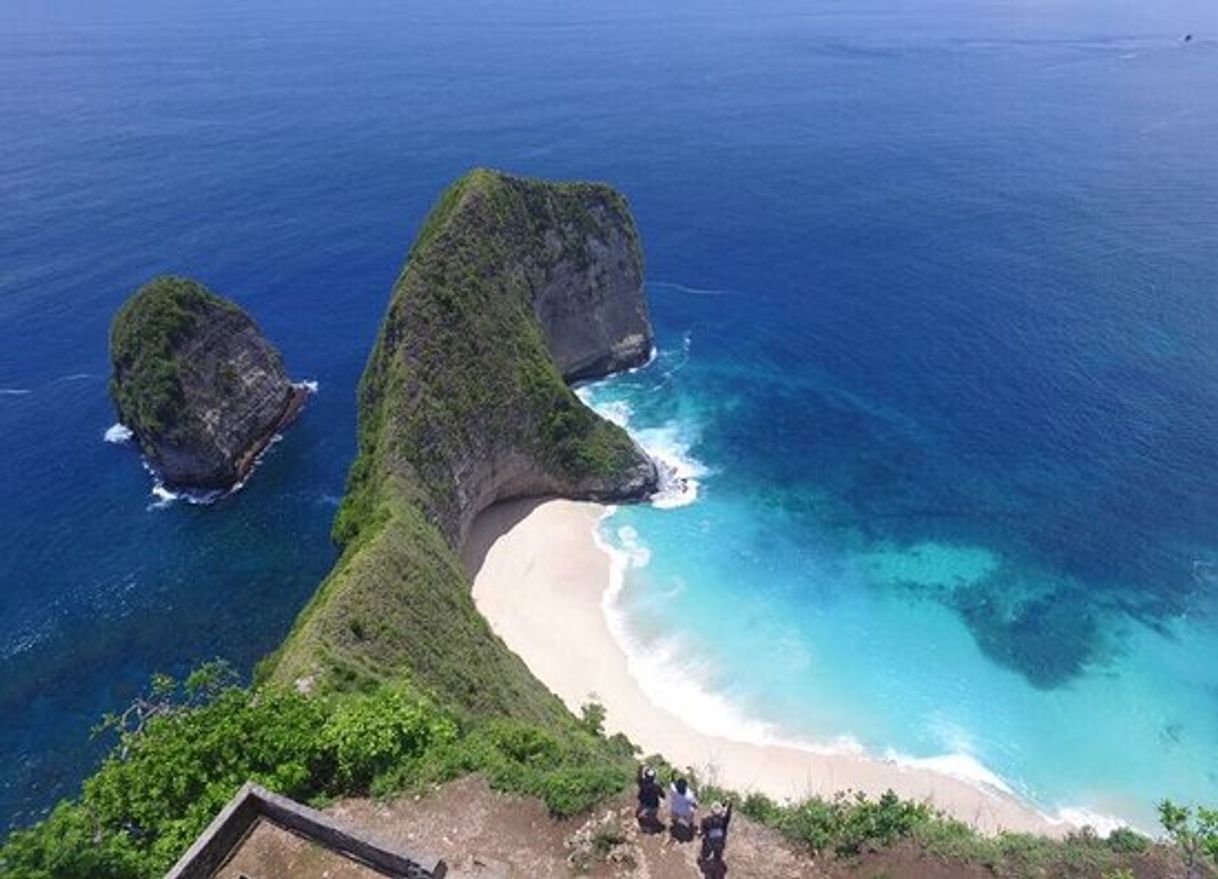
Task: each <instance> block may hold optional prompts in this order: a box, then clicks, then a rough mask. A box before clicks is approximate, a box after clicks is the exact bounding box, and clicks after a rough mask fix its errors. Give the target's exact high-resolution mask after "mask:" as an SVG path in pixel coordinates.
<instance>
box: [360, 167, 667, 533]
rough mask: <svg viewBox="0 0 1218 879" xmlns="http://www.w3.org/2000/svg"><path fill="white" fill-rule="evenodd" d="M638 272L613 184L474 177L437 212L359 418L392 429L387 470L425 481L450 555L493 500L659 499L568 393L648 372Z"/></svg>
mask: <svg viewBox="0 0 1218 879" xmlns="http://www.w3.org/2000/svg"><path fill="white" fill-rule="evenodd" d="M642 272H643V260H642V253H641V249H640V246H639V243H638V233H637V230H636V228H635V224H634V220H633V219H632V217H631V215H630V211H629V208H628V207H627V205H626V201H625V199H624V198H622V196H621V195H619V194H618V193H617V192H615V191H614V190H613V189H612V188H610V187H608V186H604V185H600V184H594V183H550V182H546V181H541V180H532V179H527V178H521V177H515V176H512V175H508V174H502V173H498V172H494V171H487V170H476V171H473V172H471V173H469V174H467V175H466V176H465V177H463V178H461V180H459V181H458V182H457V183H456V184H454V185H453V187H451V188H450V189H449V191H448V192H447V193H446V194H445V196H444V197H443V198H442V199H441V202H440V204H439V205H438V206H437V208H436V209H435V210H434V211H433V212H432V215H431V216H430V217H429V219H428V222H427V224H426V225H425V227H424V229H423V231H422V233H421V234H420V236H419V240H418V241H417V242H416V244H415V247H414V249H413V250H412V251H411V255H410V260H409V262H408V263H407V267H406V270H405V271H404V272H403V274H402V276H401V278H400V279H399V281H398V284H397V287H396V289H395V291H394V297H393V300H392V302H391V304H390V308H389V313H388V314H387V315H386V318H385V322H384V325H383V326H382V331H381V338H380V340H379V341H378V343H377V348H376V350H375V352H374V354H373V356H372V358H371V360H370V361H369V366H368V371H367V373H366V374H365V376H364V381H363V384H362V394H363V398H362V401H361V411H362V412H364V413H373V412H376V413H378V417H377V423H378V424H379V425H380V426H381V427H382V428H383V429H384V431H385V433H384V435H382V436H379V437H376V439H375V445H376V446H377V447H378V449H379V451H380V452H381V453H382V455H383V456H382V457H381V459H380V462H379V463H380V465H381V466H382V467H383V468H385V469H386V470H388V471H392V472H397V473H398V474H400V475H401V477H402V479H403V481H407V480H408V481H415V480H418V481H419V482H421V483H422V488H423V489H424V490H423V492H422V493H421V494H420V500H421V503H422V506H423V507H424V509H425V510H426V512H427V513H428V517H429V518H430V519H431V520H432V521H433V522H435V523H436V524H438V525H439V526H440V528H441V529H442V531H443V532H444V534H445V536H446V537H448V538H449V540H450V542H451V543H452V545H453V546H454V548H455V547H459V546H460V545H461V543H462V542H463V541H464V539H465V535H466V534H467V533H468V530H469V526H470V525H471V523H472V522H473V520H474V518H475V517H476V516H477V515H478V514H479V513H480V512H481V511H482V510H484V509H486V508H487V507H488V506H490V505H491V504H493V503H495V502H497V501H502V500H509V499H513V498H519V497H536V496H544V495H559V496H563V497H572V498H586V499H594V500H603V501H618V500H631V499H639V498H642V497H645V496H647V495H648V494H650V493H651V492H653V491H654V490H655V489H656V485H657V482H658V473H657V471H656V467H655V464H654V463H653V462H652V461H651V460H650V459H649V458H648V457H647V455H646V454H644V453H643V451H642V450H641V449H639V448H638V447H637V446H636V445H635V444H634V443H633V442H632V441H631V439H630V438H629V437H628V436H627V435H626V433H625V432H624V431H622V430H621V429H620V428H618V427H616V426H615V425H612V424H609V423H608V422H605V421H604V420H603V419H601V418H600V416H598V415H596V414H595V413H593V412H592V411H590V410H589V409H588V408H587V407H586V406H584V404H583V403H582V402H580V401H579V400H578V399H577V398H576V397H575V395H574V394H572V393H571V391H570V390H569V389H568V388H567V387H566V385H565V383H564V382H569V381H571V380H573V379H575V378H590V377H594V376H600V375H605V374H607V373H610V372H613V371H615V370H619V369H624V368H627V367H630V366H636V365H639V364H641V363H644V362H645V361H646V360H647V358H648V356H649V355H650V352H651V346H652V331H651V324H650V321H649V319H648V315H647V304H646V299H645V297H644V293H643V288H642ZM538 330H540V333H539V332H538ZM369 439H371V437H370V436H368V435H367V434H365V448H369V447H370V445H371V444H370V443H368V440H369Z"/></svg>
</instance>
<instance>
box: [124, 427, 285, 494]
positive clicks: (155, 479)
mask: <svg viewBox="0 0 1218 879" xmlns="http://www.w3.org/2000/svg"><path fill="white" fill-rule="evenodd" d="M282 440H283V434H281V433H277V434H275V435H274V436H273V437H271V439H270V441H268V442H267V444H266V447H265V448H263V450H262V451H260V452H259V453H258V455H257V457H255V458H254V463H253V464H252V465H251V466H250V469H249V472H248V473H246V475H245V479H242V480H241V481H240V482H236V483H233V485H232V487H231V488H229V489H227V490H220V489H210V490H206V491H197V490H193V489H186V488H179V489H171V488H169V487H167V486H166V485H165V482H164V480H162V479H161V475H160V474H159V473H157V471H156V468H155V467H153V466H152V465H151V464H149V463H148V461H147V459H141V460H142V463H143V465H144V469H145V470H147V471H148V472H149V473H150V474H152V496H153V498H155V500H153V502H152V503H150V504H149V505H148V509H149V510H163V509H165V508H166V507H168V506H171V505H172V504H174V503H177V502H178V501H183V502H185V503H188V504H198V505H202V506H206V505H208V504H214V503H215V502H216V501H218V500H220V499H221V498H226V497H229V496H230V495H234V494H236V493H237V492H239V491H241V489H243V488H245V484H246V483H247V482H249V478H250V475H251V474H252V473H253V472H254V471H255V470H257V469H258V465H259V464H261V463H262V459H263V457H265V456H266V454H267V453H268V452H269V451H270V450H271V449H272V448H273V447H274V446H276V445H278V444H279V443H280V442H281V441H282Z"/></svg>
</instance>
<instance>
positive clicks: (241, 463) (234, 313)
mask: <svg viewBox="0 0 1218 879" xmlns="http://www.w3.org/2000/svg"><path fill="white" fill-rule="evenodd" d="M110 358H111V360H112V362H113V368H114V375H113V378H112V379H111V381H110V393H111V396H112V397H113V398H114V403H115V406H116V407H117V409H118V416H119V422H120V423H121V424H123V425H124V426H125V427H127V428H128V429H129V430H130V431H131V432H132V433H133V434H134V435H135V437H136V439H137V440H138V441H139V445H140V448H141V449H142V450H143V452H144V454H145V455H146V456H147V458H148V460H149V462H150V463H151V464H152V466H153V468H155V469H156V471H157V472H158V473H159V474H160V476H161V477H162V478H163V479H164V480H165V482H167V483H168V484H170V485H173V486H179V487H183V488H191V489H202V490H213V491H216V490H218V491H225V490H228V489H231V488H232V487H233V486H234V485H237V484H239V483H240V482H241V481H242V480H243V479H245V477H246V475H247V474H248V473H249V471H250V469H251V468H252V467H253V465H254V461H255V460H256V459H257V457H258V453H259V452H261V451H262V450H263V449H264V448H266V446H267V445H268V444H269V443H270V442H271V440H272V438H273V437H274V436H275V434H276V433H278V431H279V430H280V429H281V428H283V427H284V426H285V425H287V424H288V423H289V422H291V420H292V419H293V418H295V417H296V415H297V414H298V413H299V412H300V409H301V407H302V406H303V405H304V402H305V399H306V398H307V396H308V392H307V390H306V389H305V388H304V387H303V386H301V385H297V384H293V383H292V381H291V380H290V379H289V378H288V375H287V372H286V371H285V370H284V366H283V358H282V357H281V356H280V354H279V352H278V351H277V350H276V349H275V347H274V346H273V345H271V343H270V342H268V341H267V340H266V338H265V337H263V335H262V333H261V332H260V331H259V330H258V327H257V325H256V324H255V323H254V321H253V319H252V318H250V316H249V315H248V314H246V313H245V312H244V311H242V310H241V308H240V307H239V306H238V305H237V304H236V303H234V302H231V301H229V300H227V299H224V298H222V297H220V296H217V295H216V294H214V293H212V292H211V291H210V290H208V289H207V288H205V287H204V286H203V285H202V284H199V283H198V282H196V281H192V280H190V279H188V278H176V277H170V276H165V277H160V278H156V279H154V280H152V281H150V282H148V283H147V284H145V285H144V286H143V287H141V288H140V289H139V290H138V291H136V293H135V295H133V296H132V297H131V298H130V299H129V300H127V302H126V303H124V305H123V307H122V308H121V309H119V312H118V314H117V315H115V317H114V323H113V325H112V326H111V329H110Z"/></svg>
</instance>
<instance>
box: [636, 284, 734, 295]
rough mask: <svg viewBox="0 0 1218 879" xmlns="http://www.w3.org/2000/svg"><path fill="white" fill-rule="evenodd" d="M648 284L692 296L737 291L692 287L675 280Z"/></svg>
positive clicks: (726, 293)
mask: <svg viewBox="0 0 1218 879" xmlns="http://www.w3.org/2000/svg"><path fill="white" fill-rule="evenodd" d="M648 286H649V287H664V288H666V289H668V290H677V291H678V292H681V293H688V294H690V295H691V296H731V295H732V294H733V293H734V292H735V291H734V290H719V289H714V288H708V287H690V286H689V285H687V284H678V283H676V282H675V281H652V282H651V283H650V284H649V285H648Z"/></svg>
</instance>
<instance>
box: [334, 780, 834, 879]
mask: <svg viewBox="0 0 1218 879" xmlns="http://www.w3.org/2000/svg"><path fill="white" fill-rule="evenodd" d="M327 811H328V812H330V813H331V814H332V815H334V816H335V817H337V818H339V819H341V820H344V821H347V822H350V823H351V824H353V825H355V826H358V827H359V828H360V830H361V831H362V832H363V833H365V834H367V835H368V836H371V837H374V838H376V839H378V840H380V841H383V842H384V843H386V844H387V845H390V846H394V847H397V848H400V849H402V850H404V851H408V852H409V851H417V852H420V853H426V854H430V855H435V856H438V857H442V858H444V860H445V861H447V862H448V865H449V873H448V875H449V876H450V877H451V879H569V877H571V876H573V875H576V874H577V873H576V870H575V869H573V868H572V866H571V864H570V863H569V862H568V856H569V855H570V854H571V851H572V850H571V849H570V848H569V847H568V841H569V840H571V839H572V838H573V837H574V836H576V834H577V832H578V831H579V830H580V829H581V828H582V827H585V825H595V826H600V825H601V823H602V822H606V826H611V827H613V828H615V829H616V828H621V829H622V830H623V831H624V837H625V841H624V842H623V843H622V844H619V845H618V846H616V847H615V850H614V853H615V855H617V856H619V857H622V858H623V860H621V861H619V862H617V863H604V862H599V863H595V864H593V865H592V866H591V868H590V869H588V870H587V872H586V873H584V875H587V876H591V877H595V879H607V877H632V879H703V874H702V872H701V871H700V870H699V868H698V864H697V854H698V847H697V843H694V842H690V843H678V842H674V841H673V840H672V839H671V838H670V837H669V836H668V835H667V834H640V833H638V831H637V828H636V827H635V826H634V822H633V818H632V807H631V804H630V801H629V799H626V798H622V799H618V800H615V801H613V802H611V803H609V804H608V805H606V806H603V807H601V808H600V809H598V810H597V811H596V812H595V813H594V815H593V816H592V817H591V818H588V817H584V818H580V819H576V820H570V821H556V820H554V819H553V818H551V817H550V816H549V815H548V814H547V813H546V810H545V807H544V806H543V805H542V804H541V803H540V802H538V801H537V800H533V799H528V798H522V797H515V796H508V795H504V794H498V793H495V792H494V791H492V790H491V789H490V788H489V787H488V786H487V784H486V782H485V781H483V780H482V779H480V778H474V777H471V778H464V779H461V780H459V781H455V782H452V783H450V784H447V785H444V786H443V787H441V788H439V789H438V790H436V791H433V792H432V793H429V794H427V795H426V796H422V797H418V798H415V797H406V798H402V799H397V800H391V801H388V802H375V801H372V800H344V801H342V802H339V803H337V804H335V805H334V806H332V807H331V808H330V809H328V810H327ZM586 833H587V831H585V834H586ZM631 861H633V863H631ZM727 867H728V870H727V872H726V873H725V874H723V877H722V879H762V877H765V879H823V877H825V876H826V874H825V873H823V872H821V871H820V870H818V869H817V868H816V867H815V866H814V865H813V864H812V863H811V862H810V861H809V860H808V859H807V858H806V857H800V856H799V855H797V854H796V853H794V852H793V851H791V849H790V848H789V847H788V846H787V845H786V844H785V843H784V842H783V841H782V840H781V839H780V838H779V837H778V836H777V835H776V834H775V833H773V832H772V831H770V830H768V829H766V828H764V827H761V826H759V825H757V824H754V823H753V822H751V821H749V820H748V819H747V818H744V817H743V816H738V817H737V818H735V819H734V820H733V821H732V835H731V840H730V843H729V846H728V858H727Z"/></svg>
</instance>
